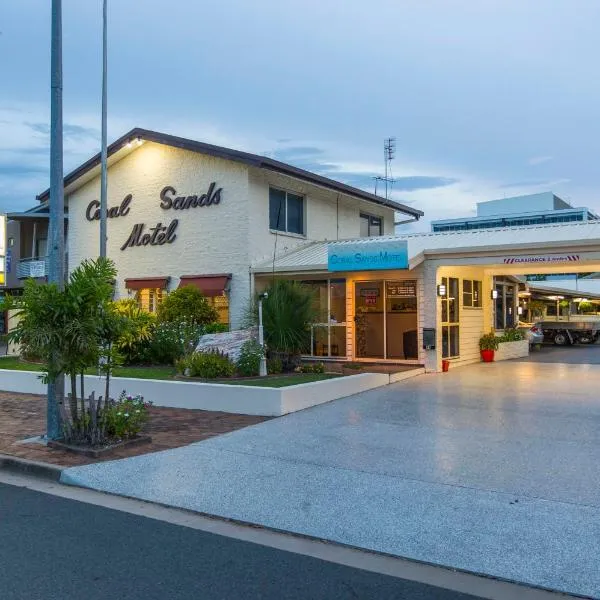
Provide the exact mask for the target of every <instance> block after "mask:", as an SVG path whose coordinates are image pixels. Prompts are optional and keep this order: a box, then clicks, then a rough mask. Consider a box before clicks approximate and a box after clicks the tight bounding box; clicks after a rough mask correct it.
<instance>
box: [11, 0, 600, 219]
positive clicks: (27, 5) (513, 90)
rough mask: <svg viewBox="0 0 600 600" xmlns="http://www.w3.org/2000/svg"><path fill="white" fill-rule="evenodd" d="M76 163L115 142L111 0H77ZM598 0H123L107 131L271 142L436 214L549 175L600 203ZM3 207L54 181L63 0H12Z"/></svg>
mask: <svg viewBox="0 0 600 600" xmlns="http://www.w3.org/2000/svg"><path fill="white" fill-rule="evenodd" d="M63 16H64V20H63V33H64V48H63V52H64V102H65V106H64V109H65V112H64V121H65V124H66V126H65V169H66V170H70V169H72V168H74V167H76V166H77V165H78V164H80V163H81V162H83V161H84V160H86V159H87V158H89V156H91V155H92V154H93V153H95V152H97V151H98V150H99V129H100V81H101V80H100V76H101V73H100V68H101V54H100V53H101V46H100V44H101V1H100V0H86V1H85V2H82V1H81V0H63ZM598 22H600V2H598V1H597V0H527V2H523V1H522V0H504V1H495V0H477V1H475V0H426V1H423V0H370V1H369V2H363V1H359V0H286V1H285V2H281V1H276V0H255V1H254V2H248V1H247V0H213V1H211V0H206V1H202V2H198V1H197V0H144V1H143V2H141V1H140V0H109V45H110V50H109V140H112V139H114V138H116V137H118V136H120V135H122V134H123V133H125V132H126V131H127V130H128V129H130V128H132V127H134V126H140V127H146V128H149V129H157V130H159V131H165V132H168V133H174V134H177V135H182V136H187V137H191V138H194V139H199V140H203V141H208V142H212V143H217V144H222V145H225V146H230V147H234V148H239V149H244V150H248V151H251V152H256V153H259V154H266V155H269V156H272V157H275V158H279V159H281V160H285V161H287V162H291V163H293V164H297V165H299V166H303V167H306V168H309V169H312V170H315V171H319V172H321V173H323V174H325V175H328V176H331V177H335V178H338V179H340V180H343V181H345V182H348V183H350V184H353V185H357V186H359V187H363V188H365V189H368V190H370V191H373V179H372V177H373V176H374V175H378V174H381V173H382V171H383V139H384V138H385V137H387V136H395V137H396V138H397V152H396V159H395V161H394V163H393V174H394V176H395V177H397V178H398V181H397V183H396V184H395V186H394V191H393V197H394V198H395V199H397V200H399V201H401V202H405V203H408V204H410V205H411V206H414V207H416V208H420V209H421V210H424V211H425V213H426V219H425V221H424V222H423V223H422V224H421V225H420V226H419V228H420V229H423V228H426V227H427V221H428V220H429V219H433V218H451V217H456V216H463V215H466V214H470V213H472V212H473V211H474V208H475V203H476V202H478V201H483V200H491V199H494V198H501V197H503V196H513V195H517V194H521V193H534V192H539V191H545V190H553V191H554V192H555V193H558V194H559V195H561V196H562V197H563V198H565V199H567V200H569V201H571V202H572V203H573V204H575V205H577V206H588V207H590V208H592V209H595V210H600V199H599V194H598V191H599V187H600V185H599V183H598V176H597V173H598V167H597V162H598V157H599V156H600V118H599V117H600V78H598V76H597V64H596V62H597V57H598V56H599V55H600V52H599V51H600V38H598V36H597V33H596V29H597V24H598ZM0 32H1V33H0V81H2V85H1V86H0V210H1V211H6V210H16V209H21V208H27V207H29V206H31V205H33V204H34V203H35V194H36V193H39V192H40V191H42V190H44V189H45V188H46V187H47V186H48V163H49V157H48V123H49V111H50V108H49V98H50V93H49V85H50V81H49V80H50V77H49V76H50V51H49V48H50V1H49V0H48V1H45V2H40V0H19V2H2V3H1V5H0Z"/></svg>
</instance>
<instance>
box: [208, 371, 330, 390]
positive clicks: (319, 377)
mask: <svg viewBox="0 0 600 600" xmlns="http://www.w3.org/2000/svg"><path fill="white" fill-rule="evenodd" d="M335 377H341V375H338V374H337V373H294V374H293V375H280V376H277V375H272V376H271V377H258V378H256V379H231V380H224V379H221V380H220V381H216V382H215V383H225V384H227V385H252V386H256V387H274V388H281V387H287V386H288V385H298V384H300V383H312V382H313V381H324V380H325V379H333V378H335Z"/></svg>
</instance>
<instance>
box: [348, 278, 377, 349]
mask: <svg viewBox="0 0 600 600" xmlns="http://www.w3.org/2000/svg"><path fill="white" fill-rule="evenodd" d="M354 315H355V316H354V322H355V328H354V330H355V332H356V357H357V358H385V340H384V318H385V316H384V315H385V298H384V296H383V281H361V282H357V283H355V284H354Z"/></svg>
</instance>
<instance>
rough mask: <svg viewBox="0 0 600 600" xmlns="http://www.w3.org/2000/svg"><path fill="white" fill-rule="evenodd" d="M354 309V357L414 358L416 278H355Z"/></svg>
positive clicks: (416, 346)
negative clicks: (372, 279) (401, 279)
mask: <svg viewBox="0 0 600 600" xmlns="http://www.w3.org/2000/svg"><path fill="white" fill-rule="evenodd" d="M354 309H355V311H354V314H355V317H354V321H355V338H356V346H355V347H356V357H357V358H372V359H378V358H379V359H400V360H418V358H419V352H418V342H417V338H418V334H417V282H416V280H414V279H411V280H404V281H389V280H388V281H361V282H357V283H355V288H354Z"/></svg>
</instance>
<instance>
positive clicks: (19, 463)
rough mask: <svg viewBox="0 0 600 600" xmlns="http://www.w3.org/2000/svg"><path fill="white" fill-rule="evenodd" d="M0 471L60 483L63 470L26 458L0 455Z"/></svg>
mask: <svg viewBox="0 0 600 600" xmlns="http://www.w3.org/2000/svg"><path fill="white" fill-rule="evenodd" d="M0 469H5V470H7V471H11V472H13V473H23V474H26V475H33V476H34V477H41V478H43V479H49V480H50V481H60V476H61V475H62V472H63V468H62V467H57V466H56V465H51V464H49V463H45V462H38V461H35V460H27V459H26V458H19V457H17V456H10V455H8V454H0Z"/></svg>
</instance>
